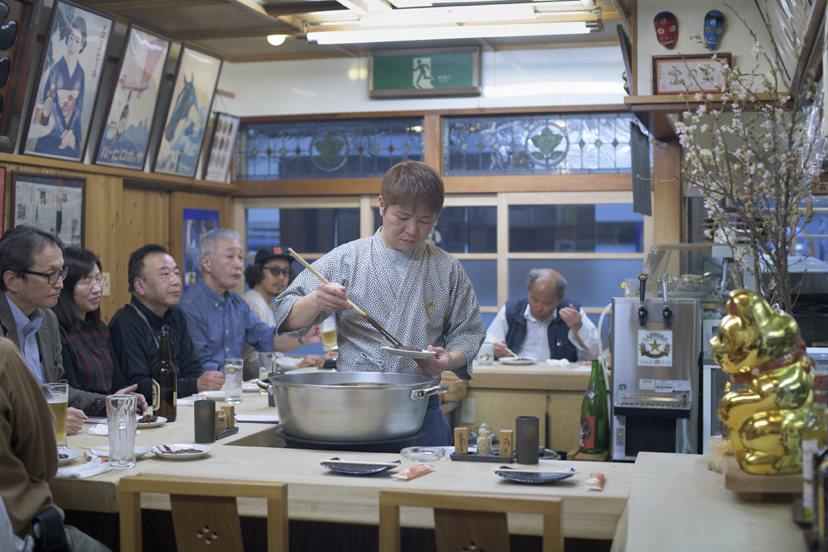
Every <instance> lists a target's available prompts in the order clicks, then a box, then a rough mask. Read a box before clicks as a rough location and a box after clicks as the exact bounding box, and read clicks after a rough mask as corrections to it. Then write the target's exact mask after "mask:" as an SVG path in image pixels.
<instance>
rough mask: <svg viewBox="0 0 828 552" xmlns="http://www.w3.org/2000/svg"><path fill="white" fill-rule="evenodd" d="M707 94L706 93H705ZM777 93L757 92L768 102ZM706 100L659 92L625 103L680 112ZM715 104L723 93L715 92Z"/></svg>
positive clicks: (638, 109) (638, 108) (637, 108)
mask: <svg viewBox="0 0 828 552" xmlns="http://www.w3.org/2000/svg"><path fill="white" fill-rule="evenodd" d="M787 94H788V93H787V92H782V93H780V95H787ZM705 96H706V94H705ZM775 96H776V95H775V94H768V93H762V94H756V98H757V99H758V100H759V101H762V102H767V101H771V100H773V99H774V98H775ZM703 101H704V100H696V94H695V93H692V94H659V95H656V96H627V97H626V98H624V104H625V105H627V106H628V107H629V108H630V109H631V110H632V111H633V112H641V111H666V112H674V113H680V112H682V111H683V110H685V109H687V106H688V104H689V105H690V106H695V105H698V104H700V103H702V102H703ZM711 101H712V102H713V104H721V102H722V95H721V94H713V99H712V100H711Z"/></svg>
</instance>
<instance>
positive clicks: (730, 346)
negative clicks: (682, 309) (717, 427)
mask: <svg viewBox="0 0 828 552" xmlns="http://www.w3.org/2000/svg"><path fill="white" fill-rule="evenodd" d="M727 310H728V316H726V317H725V318H724V319H723V320H722V322H721V324H720V325H719V329H718V331H717V333H716V337H714V338H713V339H711V340H710V346H711V352H712V354H713V357H714V358H715V359H716V362H717V363H718V364H719V365H720V366H721V367H722V369H723V370H724V371H725V372H726V373H727V374H728V379H729V383H728V384H727V387H726V388H725V389H726V391H728V393H727V394H726V395H725V396H724V398H723V399H722V402H721V404H720V405H719V418H721V419H722V421H723V422H724V423H725V424H726V425H727V427H728V428H729V429H730V440H731V442H732V444H733V452H734V455H735V456H736V459H737V460H738V462H739V465H740V466H741V467H742V469H743V470H744V471H745V472H747V473H751V474H761V475H765V474H790V473H799V472H801V471H802V439H801V433H802V429H803V427H804V426H805V422H806V419H807V416H808V412H809V410H810V409H811V401H812V398H813V384H814V374H813V371H812V370H811V363H810V359H809V358H808V356H807V355H806V354H805V343H804V342H803V341H802V339H801V338H800V336H799V326H798V325H797V323H796V321H795V320H794V319H793V317H791V316H790V315H789V314H787V313H785V312H782V311H780V310H777V309H774V308H772V307H771V306H770V305H768V303H767V301H765V299H764V298H763V297H762V296H760V295H758V294H756V293H754V292H752V291H750V290H747V289H738V290H735V291H733V292H731V293H730V301H729V302H728V306H727ZM735 384H744V386H740V390H738V391H731V390H730V389H731V386H732V385H735Z"/></svg>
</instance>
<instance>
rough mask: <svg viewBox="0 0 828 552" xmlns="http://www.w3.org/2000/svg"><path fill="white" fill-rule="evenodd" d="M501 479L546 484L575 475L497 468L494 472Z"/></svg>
mask: <svg viewBox="0 0 828 552" xmlns="http://www.w3.org/2000/svg"><path fill="white" fill-rule="evenodd" d="M495 473H496V474H497V475H499V476H500V477H502V478H503V479H508V480H509V481H516V482H517V483H528V484H530V485H547V484H549V483H555V482H557V481H560V480H561V479H567V478H569V477H572V476H573V475H575V474H574V473H544V472H537V473H535V472H518V471H511V470H498V471H496V472H495Z"/></svg>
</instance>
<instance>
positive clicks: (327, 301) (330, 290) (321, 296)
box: [314, 284, 351, 312]
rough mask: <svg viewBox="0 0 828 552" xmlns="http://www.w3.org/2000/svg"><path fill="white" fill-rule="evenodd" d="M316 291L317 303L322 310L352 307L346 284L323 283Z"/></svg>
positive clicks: (332, 310) (330, 310)
mask: <svg viewBox="0 0 828 552" xmlns="http://www.w3.org/2000/svg"><path fill="white" fill-rule="evenodd" d="M314 293H316V304H317V306H318V307H319V310H321V311H324V312H334V311H338V310H348V309H350V308H351V304H350V303H349V302H348V292H347V291H346V290H345V287H344V286H341V285H339V284H322V285H321V286H319V288H317V290H316V291H315V292H314Z"/></svg>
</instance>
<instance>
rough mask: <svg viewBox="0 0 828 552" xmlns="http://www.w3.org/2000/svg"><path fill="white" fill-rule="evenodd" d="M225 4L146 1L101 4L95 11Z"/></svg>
mask: <svg viewBox="0 0 828 552" xmlns="http://www.w3.org/2000/svg"><path fill="white" fill-rule="evenodd" d="M221 4H227V0H146V1H144V2H135V1H126V2H124V1H122V0H117V1H115V2H101V3H99V4H95V6H94V7H95V9H98V10H101V11H105V12H110V13H114V12H123V11H132V10H164V9H170V8H190V7H194V6H195V7H197V6H215V5H221Z"/></svg>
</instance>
